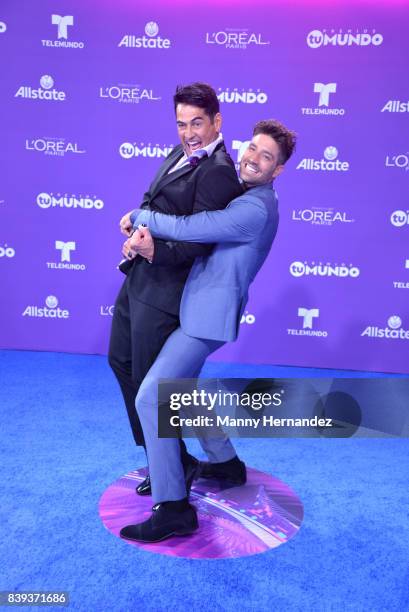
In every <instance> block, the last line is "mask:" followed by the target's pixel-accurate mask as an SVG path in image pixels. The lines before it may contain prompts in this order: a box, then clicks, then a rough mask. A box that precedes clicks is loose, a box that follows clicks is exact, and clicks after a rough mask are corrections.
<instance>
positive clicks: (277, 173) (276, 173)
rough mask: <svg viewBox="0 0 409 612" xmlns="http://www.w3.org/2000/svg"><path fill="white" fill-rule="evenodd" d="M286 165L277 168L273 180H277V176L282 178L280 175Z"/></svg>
mask: <svg viewBox="0 0 409 612" xmlns="http://www.w3.org/2000/svg"><path fill="white" fill-rule="evenodd" d="M284 167H285V166H284V164H280V165H279V166H277V167H276V169H275V170H274V172H273V178H274V179H275V178H277V176H280V174H281V173H282V172H283V171H284Z"/></svg>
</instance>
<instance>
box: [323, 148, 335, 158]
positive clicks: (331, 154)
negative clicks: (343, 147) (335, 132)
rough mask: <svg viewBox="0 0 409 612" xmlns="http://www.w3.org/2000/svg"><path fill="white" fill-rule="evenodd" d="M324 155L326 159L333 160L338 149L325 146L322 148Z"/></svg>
mask: <svg viewBox="0 0 409 612" xmlns="http://www.w3.org/2000/svg"><path fill="white" fill-rule="evenodd" d="M324 157H325V159H328V161H334V159H337V157H338V149H337V148H336V147H326V148H325V150H324Z"/></svg>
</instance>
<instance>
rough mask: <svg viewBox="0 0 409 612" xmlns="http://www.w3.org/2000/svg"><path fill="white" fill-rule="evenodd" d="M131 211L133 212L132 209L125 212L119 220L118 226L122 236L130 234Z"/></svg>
mask: <svg viewBox="0 0 409 612" xmlns="http://www.w3.org/2000/svg"><path fill="white" fill-rule="evenodd" d="M132 213H133V210H131V211H130V212H129V213H126V215H124V216H123V217H122V219H121V220H120V222H119V228H120V230H121V232H122V234H123V235H124V236H130V235H131V234H132V230H133V227H132V222H131V214H132Z"/></svg>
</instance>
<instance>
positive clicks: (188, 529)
mask: <svg viewBox="0 0 409 612" xmlns="http://www.w3.org/2000/svg"><path fill="white" fill-rule="evenodd" d="M198 527H199V524H198V522H197V514H196V510H195V508H194V507H193V506H191V505H190V504H189V502H188V501H187V497H186V498H185V499H183V500H180V501H170V502H161V503H160V504H156V505H155V506H154V507H153V513H152V516H151V517H150V518H149V519H148V520H147V521H144V522H143V523H138V524H137V525H127V526H126V527H123V528H122V529H121V531H120V532H119V535H120V536H121V538H124V539H125V540H133V541H135V542H148V543H150V542H161V541H162V540H166V539H167V538H171V537H173V536H186V535H190V534H191V533H193V532H195V531H196V529H198Z"/></svg>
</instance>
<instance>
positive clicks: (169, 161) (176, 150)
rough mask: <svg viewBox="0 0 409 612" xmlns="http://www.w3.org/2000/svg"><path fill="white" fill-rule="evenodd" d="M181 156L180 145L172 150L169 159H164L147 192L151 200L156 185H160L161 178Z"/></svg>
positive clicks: (156, 188)
mask: <svg viewBox="0 0 409 612" xmlns="http://www.w3.org/2000/svg"><path fill="white" fill-rule="evenodd" d="M182 156H183V149H182V147H181V145H178V146H177V147H175V148H174V149H173V151H172V152H171V154H170V155H169V157H168V158H167V159H165V161H164V162H163V164H162V165H161V167H160V168H159V171H158V173H157V175H156V176H155V178H154V179H153V181H152V183H151V186H150V188H149V191H150V193H151V199H152V198H153V197H154V196H155V195H156V194H157V192H158V185H159V184H160V182H161V180H162V178H163V177H164V176H166V175H167V173H168V172H169V170H170V168H171V167H172V166H174V165H175V164H176V163H177V162H178V161H179V159H180V158H181V157H182Z"/></svg>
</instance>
